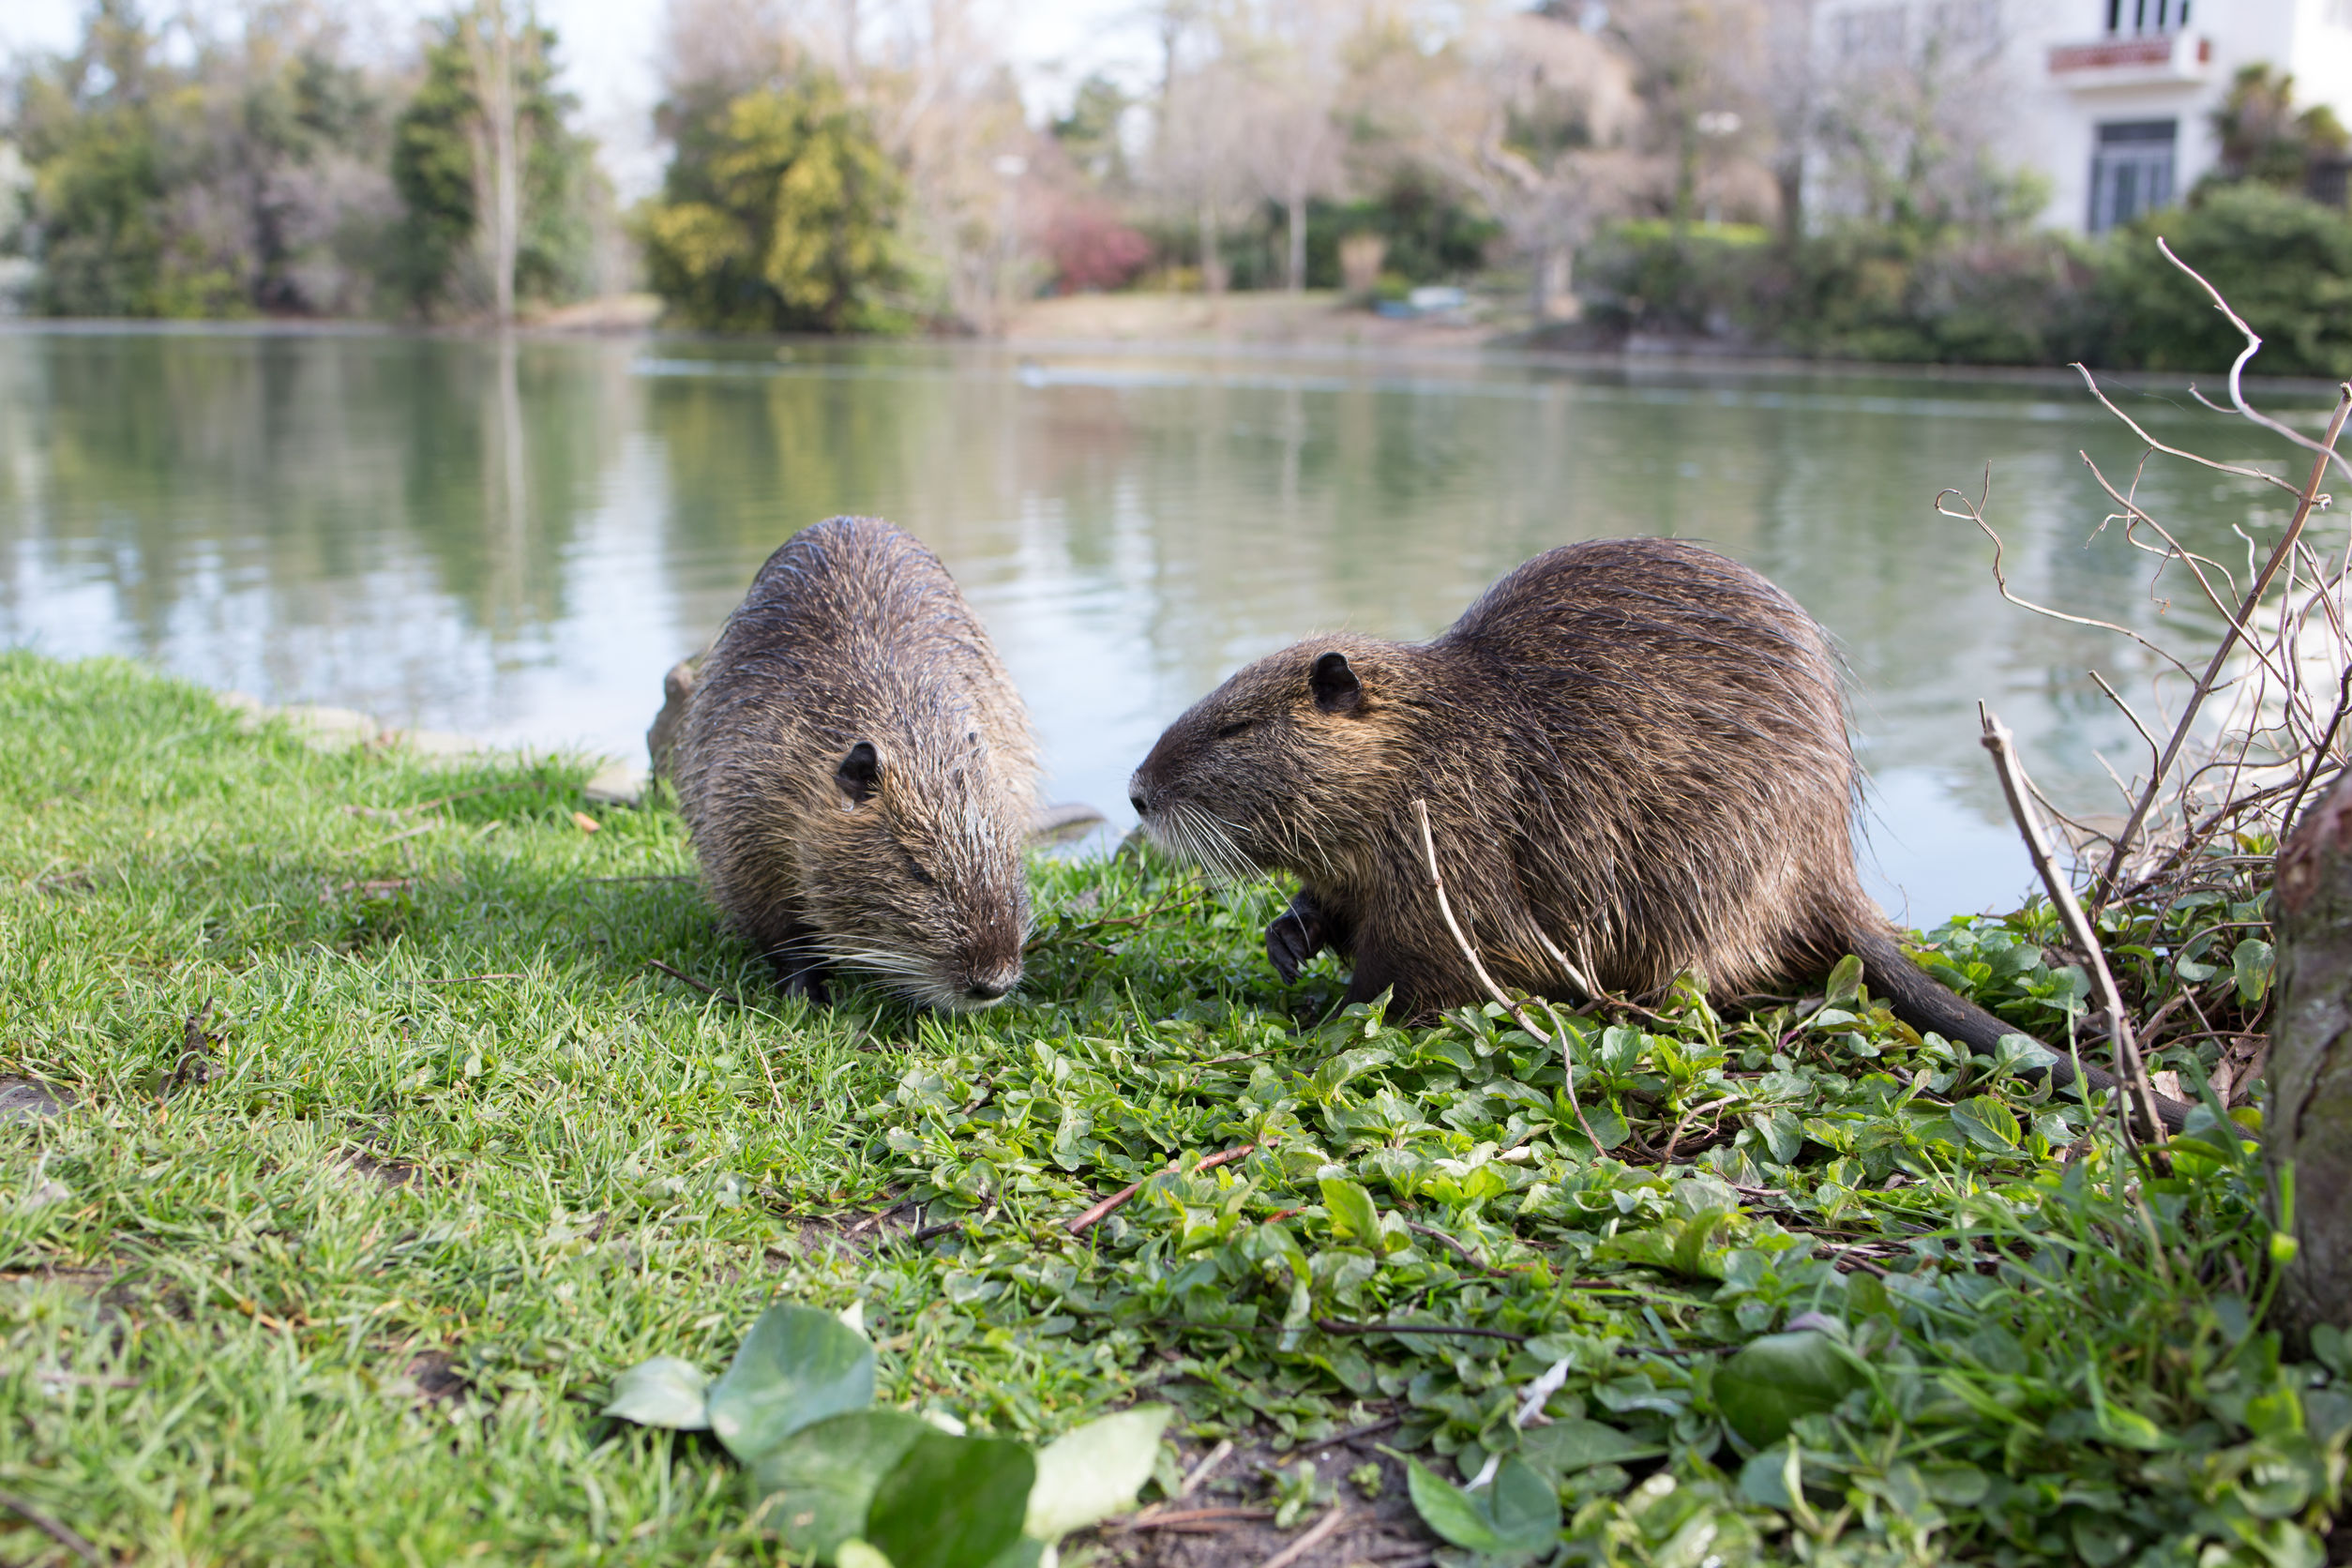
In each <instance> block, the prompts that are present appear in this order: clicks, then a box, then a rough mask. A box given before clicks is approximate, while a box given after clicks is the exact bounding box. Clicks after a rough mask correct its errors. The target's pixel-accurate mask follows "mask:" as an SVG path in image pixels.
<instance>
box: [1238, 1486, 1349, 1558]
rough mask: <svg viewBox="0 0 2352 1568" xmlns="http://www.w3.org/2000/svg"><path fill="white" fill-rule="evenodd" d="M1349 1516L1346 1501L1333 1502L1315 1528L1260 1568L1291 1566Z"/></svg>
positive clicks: (1317, 1521) (1275, 1554)
mask: <svg viewBox="0 0 2352 1568" xmlns="http://www.w3.org/2000/svg"><path fill="white" fill-rule="evenodd" d="M1347 1518H1348V1505H1347V1504H1346V1503H1344V1502H1334V1503H1333V1504H1332V1505H1331V1512H1330V1513H1328V1514H1326V1515H1323V1516H1322V1517H1321V1518H1319V1519H1318V1520H1316V1521H1315V1528H1314V1529H1312V1530H1308V1531H1307V1532H1306V1533H1305V1534H1304V1535H1302V1536H1300V1537H1299V1538H1298V1539H1297V1540H1295V1541H1293V1542H1291V1543H1290V1544H1289V1545H1287V1546H1285V1547H1283V1548H1282V1549H1281V1550H1280V1551H1278V1552H1276V1553H1274V1556H1272V1557H1270V1558H1268V1559H1266V1560H1265V1561H1263V1562H1261V1563H1259V1565H1258V1568H1290V1564H1292V1563H1293V1562H1296V1561H1297V1560H1299V1559H1301V1558H1303V1557H1304V1556H1305V1555H1306V1554H1307V1553H1308V1552H1311V1551H1313V1550H1314V1549H1315V1548H1316V1547H1317V1546H1319V1545H1322V1544H1323V1542H1324V1540H1325V1539H1326V1538H1327V1537H1329V1536H1330V1534H1331V1533H1332V1531H1334V1530H1337V1529H1338V1528H1339V1527H1340V1526H1341V1525H1342V1524H1343V1523H1345V1522H1346V1521H1347Z"/></svg>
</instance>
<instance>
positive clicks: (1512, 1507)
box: [1484, 1455, 1560, 1557]
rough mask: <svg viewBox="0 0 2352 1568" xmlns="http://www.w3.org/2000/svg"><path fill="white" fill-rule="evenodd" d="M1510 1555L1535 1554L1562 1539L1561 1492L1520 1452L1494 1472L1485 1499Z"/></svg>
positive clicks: (1505, 1549)
mask: <svg viewBox="0 0 2352 1568" xmlns="http://www.w3.org/2000/svg"><path fill="white" fill-rule="evenodd" d="M1484 1501H1485V1505H1486V1509H1487V1516H1488V1517H1489V1518H1490V1519H1491V1520H1493V1522H1494V1528H1495V1534H1496V1536H1497V1537H1498V1538H1499V1539H1500V1541H1501V1542H1502V1549H1503V1552H1504V1554H1505V1555H1507V1556H1514V1557H1516V1556H1527V1557H1532V1556H1534V1555H1535V1554H1536V1553H1538V1552H1541V1551H1545V1550H1547V1549H1549V1548H1550V1547H1551V1546H1552V1545H1555V1544H1556V1543H1557V1542H1558V1541H1559V1539H1560V1494H1559V1492H1557V1491H1556V1490H1554V1489H1553V1486H1552V1484H1551V1483H1550V1482H1548V1481H1546V1480H1545V1479H1544V1478H1543V1477H1542V1476H1540V1475H1538V1474H1536V1473H1535V1471H1534V1470H1533V1469H1531V1468H1530V1466H1529V1465H1528V1464H1527V1463H1526V1462H1525V1461H1524V1460H1522V1459H1521V1458H1520V1457H1519V1456H1518V1455H1511V1456H1510V1457H1508V1458H1506V1459H1504V1460H1503V1462H1502V1466H1501V1468H1500V1470H1496V1471H1495V1480H1494V1485H1492V1486H1491V1487H1489V1488H1488V1489H1487V1493H1486V1497H1485V1499H1484Z"/></svg>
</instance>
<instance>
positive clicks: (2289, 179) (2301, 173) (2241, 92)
mask: <svg viewBox="0 0 2352 1568" xmlns="http://www.w3.org/2000/svg"><path fill="white" fill-rule="evenodd" d="M2212 119H2213V134H2214V136H2215V137H2216V138H2217V139H2218V140H2219V141H2220V142H2221V144H2222V156H2221V161H2220V163H2219V165H2218V166H2217V167H2216V168H2215V170H2214V172H2213V173H2210V174H2209V175H2207V176H2206V178H2207V180H2209V181H2212V182H2214V183H2218V184H2227V183H2231V182H2234V181H2238V180H2255V181H2258V182H2260V183H2262V184H2264V185H2270V186H2276V187H2279V188H2282V189H2284V190H2302V189H2304V188H2307V187H2308V186H2309V184H2310V183H2311V178H2312V175H2313V173H2314V171H2315V169H2316V168H2317V166H2318V165H2320V164H2323V163H2325V162H2327V161H2329V159H2332V158H2342V157H2343V156H2344V149H2345V147H2346V146H2347V145H2352V136H2347V135H2346V134H2345V131H2344V123H2343V122H2342V121H2340V120H2338V119H2337V118H2336V115H2335V111H2334V110H2332V109H2329V107H2328V106H2327V105H2326V104H2324V103H2323V104H2317V105H2314V107H2312V108H2309V109H2306V110H2303V111H2302V112H2301V113H2297V112H2296V109H2295V78H2294V77H2292V76H2290V75H2284V74H2281V73H2280V72H2278V71H2275V70H2273V69H2272V68H2270V67H2269V66H2268V65H2261V64H2256V65H2251V66H2245V67H2241V68H2239V72H2238V75H2237V78H2236V80H2234V81H2233V82H2231V83H2230V86H2229V94H2228V96H2227V97H2226V98H2223V99H2222V106H2221V107H2220V108H2219V109H2217V110H2215V111H2214V112H2213V116H2212Z"/></svg>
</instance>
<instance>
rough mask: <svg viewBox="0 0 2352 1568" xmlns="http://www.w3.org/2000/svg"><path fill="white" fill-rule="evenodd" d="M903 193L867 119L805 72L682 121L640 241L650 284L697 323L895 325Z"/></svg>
mask: <svg viewBox="0 0 2352 1568" xmlns="http://www.w3.org/2000/svg"><path fill="white" fill-rule="evenodd" d="M904 192H905V186H904V182H903V181H902V180H901V178H900V177H899V173H898V171H897V168H895V167H894V166H893V165H892V163H891V161H890V159H889V158H888V157H886V156H885V155H884V154H883V152H882V147H881V145H880V143H878V142H877V141H876V140H875V137H874V133H873V130H872V128H871V127H870V126H869V125H868V124H867V119H866V117H865V115H864V114H863V113H860V112H859V111H858V110H856V109H854V108H852V106H851V105H850V104H849V102H848V101H847V100H846V99H845V98H843V97H842V94H841V91H840V89H839V88H838V87H837V85H836V84H835V83H833V82H832V80H831V79H829V78H826V77H822V76H815V75H811V76H807V77H805V78H803V79H801V80H800V81H798V82H795V83H790V84H787V85H784V86H778V87H763V88H760V89H758V90H755V91H752V92H749V93H746V94H744V95H742V96H741V97H739V98H734V99H732V100H731V101H730V102H728V103H726V104H724V105H723V106H719V107H716V108H713V109H709V110H706V111H704V112H703V113H699V114H692V115H688V116H685V117H683V118H682V120H681V122H680V123H679V124H678V127H677V150H676V153H675V155H674V156H673V157H672V158H671V163H670V169H669V173H668V174H667V175H666V177H665V178H664V181H663V188H662V194H661V196H660V197H659V198H658V199H656V200H655V201H652V202H649V203H647V204H645V206H644V207H643V208H642V209H641V211H640V213H639V217H638V222H637V228H638V235H639V238H640V240H641V243H642V244H643V246H644V249H645V261H646V266H647V269H648V271H649V272H650V273H651V275H652V279H653V285H654V288H655V290H656V293H658V294H660V295H661V296H662V298H663V299H664V300H666V301H667V302H668V303H669V305H670V307H671V309H672V310H673V311H675V312H676V313H677V314H678V315H679V316H681V317H682V318H684V319H685V320H686V321H687V322H688V323H690V324H693V325H696V326H701V327H706V328H712V329H716V330H719V331H733V332H779V331H818V332H872V331H887V330H894V329H897V328H898V327H900V326H902V325H903V324H904V313H903V311H901V310H900V309H897V307H896V306H894V305H893V304H892V303H891V296H892V295H893V294H895V293H897V291H899V290H902V289H903V288H904V287H905V286H906V268H905V266H904V264H903V262H902V259H901V252H900V248H899V243H898V239H897V234H896V233H895V230H894V225H895V223H896V221H897V216H898V211H899V208H900V205H901V204H902V202H903V200H904Z"/></svg>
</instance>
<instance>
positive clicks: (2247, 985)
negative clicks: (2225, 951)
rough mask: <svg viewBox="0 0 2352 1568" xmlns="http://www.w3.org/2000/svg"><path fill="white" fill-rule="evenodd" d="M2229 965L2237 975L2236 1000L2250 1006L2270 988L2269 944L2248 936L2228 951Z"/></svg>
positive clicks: (2260, 998) (2259, 999)
mask: <svg viewBox="0 0 2352 1568" xmlns="http://www.w3.org/2000/svg"><path fill="white" fill-rule="evenodd" d="M2229 967H2230V968H2231V969H2232V970H2233V971H2235V972H2236V973H2237V977H2238V1000H2239V1001H2240V1002H2242V1003H2245V1004H2246V1005H2247V1006H2249V1007H2251V1006H2253V1005H2254V1003H2257V1002H2260V1001H2261V1000H2262V997H2263V993H2264V992H2266V991H2268V990H2269V988H2270V972H2271V971H2270V944H2269V942H2264V941H2263V940H2262V939H2261V938H2259V937H2248V938H2247V939H2246V940H2245V941H2243V942H2239V944H2238V945H2237V946H2236V947H2235V948H2233V949H2232V950H2231V951H2230V956H2229Z"/></svg>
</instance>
